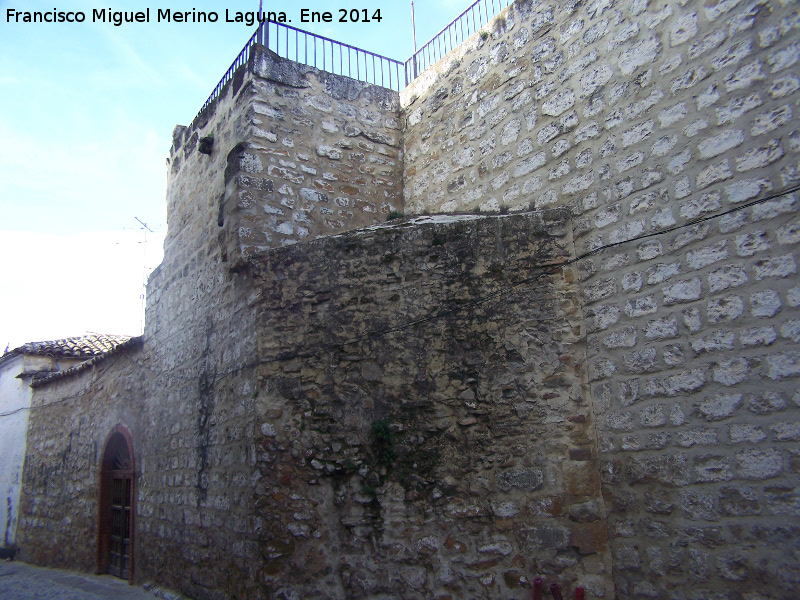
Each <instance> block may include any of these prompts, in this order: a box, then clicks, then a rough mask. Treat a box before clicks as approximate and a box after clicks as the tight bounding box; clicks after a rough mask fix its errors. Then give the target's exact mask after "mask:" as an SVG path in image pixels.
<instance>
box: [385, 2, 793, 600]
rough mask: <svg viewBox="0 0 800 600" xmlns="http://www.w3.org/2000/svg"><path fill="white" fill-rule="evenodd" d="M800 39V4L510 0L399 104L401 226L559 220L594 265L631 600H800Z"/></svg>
mask: <svg viewBox="0 0 800 600" xmlns="http://www.w3.org/2000/svg"><path fill="white" fill-rule="evenodd" d="M799 27H800V17H799V16H798V10H797V4H796V3H794V2H778V1H776V2H747V1H740V0H723V1H714V0H712V1H709V2H703V3H700V2H688V1H684V2H664V3H653V2H647V1H645V0H635V1H625V2H609V1H602V0H601V1H593V2H585V3H577V2H566V3H551V2H515V3H514V4H513V5H512V6H511V8H509V9H508V10H507V11H504V13H503V14H501V15H500V16H499V17H498V18H496V19H495V20H494V21H493V22H492V23H491V24H490V25H489V26H487V27H485V28H484V34H483V35H476V36H474V37H473V38H472V39H471V40H470V41H468V42H467V43H465V44H464V45H463V46H462V47H460V48H458V49H456V50H455V51H454V52H452V53H451V54H450V55H448V57H446V58H445V59H444V60H442V61H441V62H440V63H439V64H438V65H437V66H436V67H435V68H433V69H431V70H429V71H428V72H426V73H425V74H423V75H422V76H421V77H420V78H419V79H418V80H417V81H416V82H415V83H414V84H413V85H412V86H410V87H409V88H407V89H406V90H405V91H404V92H403V93H402V96H401V102H402V104H403V110H404V136H405V143H406V162H405V167H404V185H405V187H404V189H405V198H406V212H409V213H420V212H425V211H430V212H438V211H464V210H467V211H472V210H481V211H497V210H503V209H506V210H508V211H512V212H513V211H517V210H525V209H527V208H529V207H535V208H542V207H548V206H564V207H568V208H569V210H570V211H571V212H572V214H573V215H574V218H575V221H574V236H575V240H576V241H575V244H576V247H577V252H578V254H579V255H581V254H585V253H587V252H591V251H598V252H597V253H596V254H594V255H592V256H586V257H585V258H583V259H582V260H581V261H580V262H579V263H578V270H579V273H580V280H581V295H582V300H583V307H584V310H585V311H586V313H585V314H586V317H587V321H586V328H587V334H588V336H587V343H588V348H589V357H590V359H589V373H590V380H591V399H592V402H593V405H594V407H595V410H596V413H597V429H598V435H599V437H600V452H601V456H602V458H603V468H602V478H603V486H604V494H605V497H606V501H607V507H608V510H609V528H610V535H611V540H612V548H613V552H614V578H615V583H616V589H617V594H618V596H619V597H620V598H711V597H720V598H747V599H748V600H750V599H756V598H758V599H761V598H786V599H788V598H794V597H796V596H797V595H798V593H800V578H798V573H800V566H799V565H798V562H797V558H796V556H797V551H798V545H797V539H798V528H797V517H798V515H799V514H800V504H798V494H800V489H799V488H798V486H797V473H798V469H799V468H800V467H799V466H798V462H797V457H798V445H797V442H798V440H800V421H798V417H799V416H800V412H798V411H799V410H800V407H799V406H798V405H800V394H798V380H797V376H798V375H800V362H799V361H800V354H798V352H797V342H798V341H800V336H798V333H797V332H798V324H800V319H799V318H798V311H797V306H798V304H800V286H799V285H798V278H797V261H798V255H797V243H798V242H799V241H800V236H799V235H798V231H800V221H798V217H797V210H798V206H797V201H798V196H797V193H796V192H795V191H793V186H796V185H797V184H798V182H800V178H799V176H798V166H799V165H798V161H799V160H800V154H798V152H800V137H799V134H798V130H797V128H796V124H797V121H796V114H797V111H798V101H799V100H800V77H798V72H799V70H800V67H799V65H800V62H799V61H800V46H799V45H798V43H797V38H798V31H799V29H798V28H799ZM787 190H788V191H787ZM750 202H755V203H754V204H753V205H752V206H751V205H750V204H749V203H750Z"/></svg>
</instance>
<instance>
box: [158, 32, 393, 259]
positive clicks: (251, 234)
mask: <svg viewBox="0 0 800 600" xmlns="http://www.w3.org/2000/svg"><path fill="white" fill-rule="evenodd" d="M204 140H205V142H204ZM209 140H213V142H211V143H210V144H209ZM204 143H206V144H208V147H207V148H205V149H204ZM401 148H402V135H401V131H400V121H399V99H398V94H397V92H394V91H392V90H388V89H384V88H380V87H377V86H374V85H370V84H366V83H361V82H359V81H356V80H354V79H349V78H347V77H342V76H338V75H332V74H330V73H327V72H325V71H320V70H318V69H315V68H313V67H308V66H305V65H301V64H298V63H295V62H292V61H289V60H285V59H282V58H280V57H278V56H277V55H275V54H274V53H273V52H271V51H269V50H267V49H266V48H265V47H263V46H254V47H253V49H252V50H251V56H250V60H249V62H248V64H247V66H246V68H244V67H243V68H240V69H239V71H238V72H237V74H236V76H235V77H234V78H233V79H232V81H231V82H230V83H229V84H228V86H227V87H226V88H225V89H224V91H223V93H222V96H221V97H220V98H218V99H217V100H216V101H215V102H214V103H212V105H211V106H210V107H209V108H208V109H206V110H205V111H203V112H201V114H200V115H198V117H197V119H195V121H194V123H193V124H192V125H191V126H190V127H178V128H176V130H175V135H174V144H173V148H172V151H171V167H172V172H173V174H174V175H175V176H176V177H177V178H179V179H181V180H182V181H184V182H185V183H184V185H186V186H189V187H190V189H191V188H192V186H196V185H197V182H198V179H196V177H199V176H202V175H206V174H207V172H208V171H209V170H211V171H213V173H214V177H215V180H216V182H215V185H213V186H209V189H203V190H196V193H190V194H188V195H187V194H184V196H186V197H187V198H191V199H192V203H191V205H185V204H184V205H182V206H179V205H176V203H175V202H174V201H168V204H169V210H173V209H175V210H179V211H185V212H191V211H192V210H196V207H197V203H196V202H195V200H196V196H198V195H199V196H200V197H202V198H203V200H204V201H205V202H208V204H209V205H211V206H212V207H213V209H214V211H215V218H214V219H213V220H211V221H203V224H204V226H205V227H210V226H212V225H213V224H214V223H216V224H217V225H218V226H219V227H220V228H222V231H221V232H218V234H219V236H220V242H221V245H222V256H223V260H226V261H227V260H230V261H231V262H233V263H236V262H237V261H238V260H239V259H240V258H241V256H246V255H248V254H250V253H252V252H254V251H258V250H263V249H265V248H272V247H275V246H282V245H287V244H294V243H297V242H298V241H303V240H309V239H314V238H316V237H319V236H322V235H330V234H333V233H340V232H342V231H347V230H351V229H354V228H357V227H363V226H366V225H372V224H373V223H377V222H381V221H384V220H386V217H387V215H388V214H389V213H391V212H402V209H403V198H402V185H401V180H402V178H401V173H402V150H401ZM208 151H210V154H208V155H204V154H203V153H202V152H208ZM193 176H194V177H193ZM181 193H182V192H181ZM173 195H174V194H173ZM184 202H185V200H184ZM189 206H191V207H193V208H189V209H188V210H186V209H187V207H189ZM203 216H207V215H205V214H203ZM180 232H181V235H184V236H190V237H191V238H192V239H193V240H196V239H197V238H196V236H195V235H194V234H195V231H193V230H186V229H180ZM167 244H168V245H169V240H168V242H167ZM229 255H231V256H230V257H229Z"/></svg>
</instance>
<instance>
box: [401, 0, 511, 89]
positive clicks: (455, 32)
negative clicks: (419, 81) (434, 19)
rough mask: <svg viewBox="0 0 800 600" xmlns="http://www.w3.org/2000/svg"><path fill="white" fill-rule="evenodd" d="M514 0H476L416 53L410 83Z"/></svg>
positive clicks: (408, 74)
mask: <svg viewBox="0 0 800 600" xmlns="http://www.w3.org/2000/svg"><path fill="white" fill-rule="evenodd" d="M511 2H513V0H476V2H474V3H473V4H472V6H470V7H469V8H467V10H465V11H464V12H462V13H461V14H460V15H458V16H457V17H456V18H455V19H453V20H452V21H451V22H450V24H449V25H447V26H446V27H444V29H442V30H441V31H440V32H439V33H437V34H436V35H435V36H433V38H431V40H430V41H429V42H428V43H427V44H425V45H424V46H423V47H422V48H420V49H419V50H417V51H416V52H415V53H414V55H413V56H412V57H411V58H409V59H408V60H407V61H406V63H405V66H406V77H407V79H408V83H411V82H412V81H414V79H416V78H417V77H419V76H420V75H421V74H422V72H423V71H424V70H425V69H427V68H428V67H431V66H433V65H434V64H436V63H437V62H439V61H440V60H441V59H442V58H444V57H445V55H446V54H447V53H448V52H450V51H451V50H453V49H454V48H455V47H456V46H458V45H460V44H462V43H463V42H464V41H465V40H466V39H467V38H469V37H470V36H471V35H473V34H475V33H476V32H478V31H479V30H480V28H481V27H483V26H484V25H486V24H487V23H488V22H489V21H491V20H492V19H493V18H494V17H495V16H496V15H497V14H498V13H499V12H500V11H501V10H503V9H504V8H506V7H507V6H508V5H509V4H511Z"/></svg>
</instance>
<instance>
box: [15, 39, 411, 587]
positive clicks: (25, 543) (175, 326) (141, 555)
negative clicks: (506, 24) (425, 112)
mask: <svg viewBox="0 0 800 600" xmlns="http://www.w3.org/2000/svg"><path fill="white" fill-rule="evenodd" d="M397 106H398V101H397V93H396V92H392V91H387V90H383V89H379V88H375V87H374V86H369V85H366V84H361V83H359V82H355V81H352V80H349V79H347V78H343V77H337V76H334V75H330V74H327V73H322V72H320V71H317V70H316V69H312V68H307V67H300V66H299V65H295V64H294V63H291V62H289V61H283V60H281V59H278V58H277V57H275V56H274V55H272V54H271V53H269V52H268V51H266V50H265V49H263V48H255V49H254V51H253V53H252V56H251V59H250V62H249V63H248V64H247V65H246V66H245V67H243V68H241V69H240V70H239V71H237V73H236V74H235V76H234V77H233V79H232V80H231V81H230V82H229V83H228V84H227V85H226V86H225V87H224V88H223V89H222V91H221V93H220V95H219V97H218V98H217V99H215V100H214V102H212V103H211V105H210V106H209V107H208V108H207V109H206V110H204V111H203V112H202V113H201V114H200V115H198V117H197V118H196V119H195V121H194V122H193V123H192V125H191V126H189V127H177V128H176V130H175V133H174V144H173V148H172V150H171V152H170V159H169V177H168V189H167V213H168V225H169V233H168V236H167V240H166V242H165V256H164V261H163V263H162V264H161V266H160V267H159V268H158V269H157V270H156V271H154V273H153V274H152V275H151V278H150V281H149V283H148V298H147V315H146V317H147V318H146V327H145V335H144V342H143V345H142V347H141V348H139V349H138V350H136V351H129V352H125V353H122V354H120V355H119V356H116V357H114V358H113V360H111V359H109V362H108V363H105V364H104V365H103V368H99V367H98V369H96V370H92V371H85V372H82V373H79V374H76V375H73V376H72V377H67V378H64V379H58V380H56V381H53V382H51V383H49V384H48V385H47V386H45V387H41V388H38V389H37V392H36V402H37V406H43V407H45V408H43V409H41V410H37V411H35V412H34V414H35V415H36V417H35V418H34V421H35V423H34V424H33V425H32V426H31V430H30V439H31V441H32V443H33V444H34V448H35V451H34V452H33V454H32V455H31V457H30V458H29V460H28V461H27V463H26V467H25V468H26V471H25V476H24V486H25V490H26V491H25V493H24V498H23V500H22V502H23V506H22V517H21V520H22V522H23V526H22V530H23V531H22V534H21V546H22V552H23V558H24V559H26V560H31V561H34V562H37V563H40V564H50V565H54V566H61V567H68V568H75V569H80V570H93V569H94V565H95V561H96V546H97V545H96V536H97V522H96V521H97V514H98V512H97V495H98V485H99V477H98V470H99V466H100V462H101V460H102V451H103V444H104V442H105V440H106V438H107V436H108V435H109V433H110V432H111V431H112V430H113V428H114V427H116V426H117V425H123V426H125V427H126V428H127V429H128V430H129V431H130V432H131V436H132V442H133V446H134V447H133V450H134V453H135V456H136V461H137V472H138V477H137V482H136V488H137V499H136V538H135V542H134V543H135V549H134V556H135V559H136V563H135V565H134V578H135V579H136V580H137V581H145V580H155V581H157V582H159V583H160V584H162V585H165V586H167V587H171V588H173V589H176V590H180V591H182V592H184V593H186V594H187V595H190V596H191V597H195V598H217V597H230V596H237V595H238V596H240V597H258V595H257V594H258V593H259V592H257V591H253V588H258V586H259V585H260V579H259V569H260V568H261V564H260V562H257V561H256V562H253V561H251V560H243V558H242V557H243V552H244V551H245V549H249V546H248V545H246V544H245V540H247V539H254V538H255V539H257V536H256V535H255V534H254V533H253V532H254V531H255V528H256V525H255V523H254V520H253V518H254V517H253V497H252V496H253V495H252V487H253V483H254V482H253V479H252V477H253V474H254V467H255V464H256V462H255V461H256V456H257V449H256V446H255V445H254V439H255V436H256V433H257V429H254V427H256V424H255V423H256V419H255V415H256V397H257V387H256V373H255V366H256V365H257V364H258V356H257V354H256V350H257V331H256V321H255V315H256V312H255V308H254V307H255V305H256V303H257V301H258V298H259V293H260V292H259V290H258V289H257V288H256V287H254V286H253V281H252V277H251V276H250V275H249V274H248V273H247V269H246V267H245V259H246V257H247V256H248V255H249V254H250V253H252V252H253V251H255V250H257V249H263V248H268V247H272V246H281V245H285V244H289V243H292V242H293V241H297V240H300V239H312V238H313V237H315V236H318V235H323V234H326V233H332V232H341V231H344V230H346V229H352V228H354V227H356V226H363V225H369V224H373V223H374V222H376V221H378V220H380V221H384V220H385V218H386V213H387V212H389V211H390V210H394V209H395V208H400V209H402V203H400V204H399V205H398V204H396V203H394V202H395V200H394V199H395V198H401V197H400V192H399V181H400V178H399V176H398V175H397V174H396V173H394V172H393V169H394V170H397V173H399V162H398V161H399V159H400V157H401V154H400V141H401V137H400V134H399V130H398V125H397V122H396V121H393V118H394V117H396V114H397ZM201 150H202V151H201ZM401 202H402V199H401ZM281 210H283V211H285V212H284V214H283V217H285V222H286V223H293V224H294V225H292V231H291V232H289V231H288V225H284V221H279V220H276V218H277V216H276V215H279V214H280V211H281ZM348 211H349V212H348ZM334 221H335V222H334ZM303 227H305V228H307V231H305V233H303V229H302V228H303ZM65 524H68V525H69V526H66V525H65Z"/></svg>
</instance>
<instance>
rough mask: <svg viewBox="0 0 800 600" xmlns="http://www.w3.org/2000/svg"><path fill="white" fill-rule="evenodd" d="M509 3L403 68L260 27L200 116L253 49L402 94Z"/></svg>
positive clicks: (465, 22) (494, 1) (460, 27)
mask: <svg viewBox="0 0 800 600" xmlns="http://www.w3.org/2000/svg"><path fill="white" fill-rule="evenodd" d="M511 2H513V0H476V2H474V3H473V4H472V5H471V6H470V7H469V8H467V9H466V10H465V11H464V12H462V13H461V14H460V15H459V16H457V17H456V18H455V19H453V21H452V22H451V23H450V24H449V25H447V26H446V27H445V28H444V29H442V30H441V31H440V32H439V33H437V34H436V35H435V36H433V38H432V39H431V40H430V41H429V42H428V43H426V44H425V45H424V46H422V48H420V49H419V50H418V51H417V52H415V53H414V55H413V56H412V57H411V58H409V59H408V60H407V61H405V63H403V62H400V61H398V60H394V59H393V58H388V57H386V56H381V55H380V54H375V53H374V52H370V51H369V50H363V49H361V48H356V47H355V46H351V45H350V44H345V43H343V42H337V41H336V40H332V39H330V38H327V37H324V36H321V35H317V34H315V33H311V32H308V31H304V30H302V29H297V28H296V27H292V26H291V25H286V24H284V23H274V22H272V21H267V22H265V23H259V25H258V28H257V29H256V32H255V33H254V34H253V35H252V37H251V38H250V39H249V40H247V43H246V44H245V45H244V48H243V49H242V51H241V52H240V53H239V56H237V57H236V60H234V61H233V63H232V64H231V66H230V67H229V68H228V70H227V71H226V72H225V75H223V76H222V79H220V81H219V83H218V84H217V87H215V88H214V91H212V92H211V94H210V95H209V97H208V100H206V101H205V103H204V104H203V107H202V108H201V109H200V111H199V113H198V114H200V113H202V112H203V111H204V110H205V109H206V108H207V107H208V105H209V104H211V103H212V102H213V101H214V99H215V98H216V97H217V96H219V94H220V92H221V91H222V88H224V87H225V84H226V83H228V81H230V80H231V79H232V78H233V75H234V73H235V72H236V70H237V69H238V68H239V67H241V66H243V65H245V64H246V63H247V61H248V60H249V59H250V50H251V48H252V47H253V46H254V45H255V44H262V45H264V46H266V47H267V48H269V49H270V50H272V51H273V52H275V53H276V54H277V55H278V56H280V57H282V58H287V59H289V60H293V61H295V62H298V63H302V64H304V65H308V66H311V67H315V68H317V69H321V70H323V71H327V72H329V73H333V74H334V75H344V76H347V77H351V78H352V79H358V80H359V81H364V82H366V83H372V84H374V85H379V86H381V87H385V88H390V89H393V90H396V91H400V90H402V89H403V88H404V87H406V86H407V85H408V84H409V83H411V82H412V81H413V80H414V79H416V78H417V77H418V76H419V75H421V74H422V72H423V71H425V69H427V68H428V67H431V66H432V65H434V64H435V63H437V62H438V61H440V60H441V59H442V58H444V56H445V55H446V54H447V53H448V52H450V51H451V50H453V49H454V48H455V47H456V46H458V45H459V44H462V43H463V42H464V41H465V40H466V39H467V38H468V37H470V36H471V35H473V34H475V33H476V32H478V31H479V30H480V28H481V27H483V26H484V25H486V24H487V23H488V22H489V21H491V20H492V19H493V18H494V17H495V16H496V15H497V14H498V13H499V12H500V11H502V10H503V9H504V8H506V7H507V6H508V5H509V4H511Z"/></svg>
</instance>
